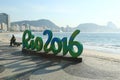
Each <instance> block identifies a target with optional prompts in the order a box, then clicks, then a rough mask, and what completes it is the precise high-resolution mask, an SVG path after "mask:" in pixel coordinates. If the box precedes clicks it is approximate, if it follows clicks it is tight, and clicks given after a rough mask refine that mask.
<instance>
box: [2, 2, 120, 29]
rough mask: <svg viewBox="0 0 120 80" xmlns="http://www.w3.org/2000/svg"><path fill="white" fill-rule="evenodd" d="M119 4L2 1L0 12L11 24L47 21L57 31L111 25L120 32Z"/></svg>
mask: <svg viewBox="0 0 120 80" xmlns="http://www.w3.org/2000/svg"><path fill="white" fill-rule="evenodd" d="M119 3H120V1H119V0H100V1H98V0H84V1H83V0H60V1H58V0H31V1H29V0H19V1H17V0H10V1H8V0H1V3H0V11H1V13H7V14H9V15H10V18H11V21H12V22H14V21H21V20H38V19H49V20H51V21H53V22H54V23H55V24H56V25H58V26H60V27H65V26H66V25H69V26H70V27H75V26H77V25H79V24H81V23H96V24H99V25H107V22H109V21H112V22H113V23H115V24H116V25H117V27H119V28H120V16H119V15H120V11H119V8H120V5H119Z"/></svg>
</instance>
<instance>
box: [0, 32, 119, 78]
mask: <svg viewBox="0 0 120 80" xmlns="http://www.w3.org/2000/svg"><path fill="white" fill-rule="evenodd" d="M10 34H11V35H12V34H17V32H16V33H12V32H11V33H9V32H7V33H0V80H120V54H112V53H111V54H109V53H107V52H101V51H96V50H88V49H84V51H83V53H82V55H81V57H82V58H83V62H82V63H74V62H71V61H64V60H59V59H57V60H54V59H47V58H44V57H40V56H35V55H34V56H33V55H25V54H23V53H22V52H21V50H22V46H20V47H10V46H9V41H10V38H11V36H10ZM17 41H20V40H19V38H18V39H17Z"/></svg>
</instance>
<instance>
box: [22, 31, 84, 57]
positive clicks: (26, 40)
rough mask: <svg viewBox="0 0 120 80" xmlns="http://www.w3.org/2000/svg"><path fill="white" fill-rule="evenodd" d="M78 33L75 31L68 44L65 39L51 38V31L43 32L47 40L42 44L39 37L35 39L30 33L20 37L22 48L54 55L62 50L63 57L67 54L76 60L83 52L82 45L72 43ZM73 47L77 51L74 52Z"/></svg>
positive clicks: (76, 42) (75, 42)
mask: <svg viewBox="0 0 120 80" xmlns="http://www.w3.org/2000/svg"><path fill="white" fill-rule="evenodd" d="M79 32H80V30H75V31H74V32H73V33H72V35H71V36H70V39H69V42H67V37H64V38H62V39H60V38H57V37H53V33H52V31H50V30H45V31H44V32H43V35H48V39H47V41H46V42H45V43H44V42H43V39H42V38H41V37H35V36H34V35H33V34H32V33H31V31H29V30H26V31H25V32H24V33H23V37H22V43H23V48H24V49H30V50H35V51H41V50H42V49H44V51H45V52H46V53H48V52H50V51H52V52H53V54H55V55H56V54H58V53H60V52H61V50H62V52H63V55H66V54H67V53H68V52H69V53H70V55H71V56H72V57H74V58H76V57H78V56H79V55H81V53H82V51H83V45H82V44H81V43H80V42H78V41H74V39H75V37H76V36H77V35H78V34H79ZM55 43H56V44H55ZM49 45H50V46H49ZM56 45H57V46H56ZM74 46H76V47H77V51H75V50H74Z"/></svg>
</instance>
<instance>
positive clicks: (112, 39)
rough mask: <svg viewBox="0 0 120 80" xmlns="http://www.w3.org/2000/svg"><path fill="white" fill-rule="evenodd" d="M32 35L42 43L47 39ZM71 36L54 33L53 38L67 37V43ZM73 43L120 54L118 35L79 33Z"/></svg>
mask: <svg viewBox="0 0 120 80" xmlns="http://www.w3.org/2000/svg"><path fill="white" fill-rule="evenodd" d="M33 34H34V35H35V36H40V37H42V38H43V40H44V42H45V41H46V40H47V38H48V35H43V33H42V32H33ZM71 34H72V33H71V32H54V33H53V38H54V37H59V38H60V39H62V38H63V37H67V38H68V41H69V38H70V36H71ZM21 36H22V35H21ZM75 41H78V42H81V43H82V44H83V47H84V48H85V49H91V50H98V51H103V52H108V53H116V54H120V33H79V34H78V35H77V36H76V37H75Z"/></svg>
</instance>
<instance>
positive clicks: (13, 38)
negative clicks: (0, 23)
mask: <svg viewBox="0 0 120 80" xmlns="http://www.w3.org/2000/svg"><path fill="white" fill-rule="evenodd" d="M15 41H16V38H15V36H14V35H12V38H11V40H10V46H12V45H14V43H15Z"/></svg>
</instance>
